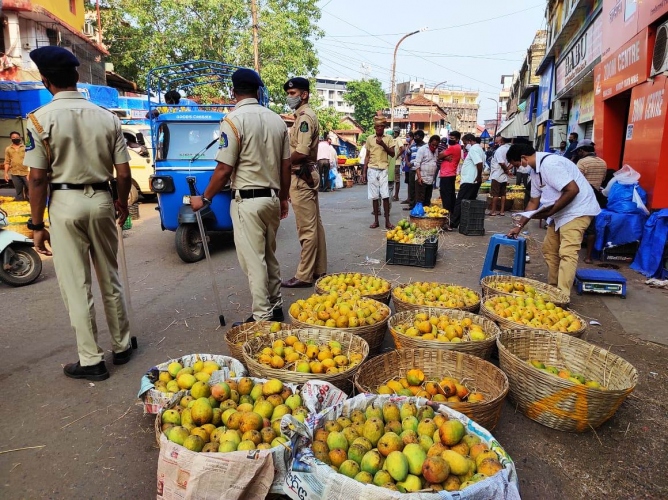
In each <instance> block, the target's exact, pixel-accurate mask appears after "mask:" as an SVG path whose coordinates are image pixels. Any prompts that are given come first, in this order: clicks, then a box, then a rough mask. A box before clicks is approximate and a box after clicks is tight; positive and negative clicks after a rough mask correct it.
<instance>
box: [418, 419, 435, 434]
mask: <svg viewBox="0 0 668 500" xmlns="http://www.w3.org/2000/svg"><path fill="white" fill-rule="evenodd" d="M437 429H438V427H437V426H436V422H434V421H433V420H432V419H431V418H425V419H424V420H422V421H421V422H420V423H419V424H418V426H417V429H416V430H417V433H418V435H425V436H429V437H431V436H433V435H434V432H436V430H437Z"/></svg>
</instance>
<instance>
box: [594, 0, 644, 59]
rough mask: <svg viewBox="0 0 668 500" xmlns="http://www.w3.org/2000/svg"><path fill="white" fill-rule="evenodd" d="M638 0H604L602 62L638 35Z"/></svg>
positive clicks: (602, 13)
mask: <svg viewBox="0 0 668 500" xmlns="http://www.w3.org/2000/svg"><path fill="white" fill-rule="evenodd" d="M637 1H638V0H603V11H602V12H601V18H602V19H603V38H602V45H601V60H602V61H605V60H607V59H608V58H609V57H611V56H612V55H613V53H615V52H616V51H617V49H619V48H620V47H621V46H622V45H624V44H625V43H626V42H628V41H629V40H630V39H631V38H633V37H634V36H635V35H636V34H637V33H638V4H637Z"/></svg>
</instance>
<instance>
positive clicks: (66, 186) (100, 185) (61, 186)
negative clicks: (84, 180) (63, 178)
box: [51, 182, 109, 191]
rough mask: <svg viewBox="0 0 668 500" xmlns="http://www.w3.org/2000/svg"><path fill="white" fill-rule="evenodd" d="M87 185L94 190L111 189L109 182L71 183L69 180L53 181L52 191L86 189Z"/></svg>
mask: <svg viewBox="0 0 668 500" xmlns="http://www.w3.org/2000/svg"><path fill="white" fill-rule="evenodd" d="M86 186H90V187H92V188H93V191H109V183H108V182H96V183H94V184H70V183H67V182H53V183H51V190H52V191H67V190H79V191H83V190H84V189H86Z"/></svg>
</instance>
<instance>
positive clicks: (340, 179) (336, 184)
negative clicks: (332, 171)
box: [334, 172, 343, 189]
mask: <svg viewBox="0 0 668 500" xmlns="http://www.w3.org/2000/svg"><path fill="white" fill-rule="evenodd" d="M334 187H335V188H336V189H343V177H342V176H341V173H340V172H337V173H336V180H335V181H334Z"/></svg>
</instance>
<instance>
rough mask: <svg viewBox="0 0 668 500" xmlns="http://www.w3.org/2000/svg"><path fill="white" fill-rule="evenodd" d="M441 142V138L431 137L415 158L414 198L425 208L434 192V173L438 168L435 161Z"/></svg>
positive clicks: (437, 136) (429, 203)
mask: <svg viewBox="0 0 668 500" xmlns="http://www.w3.org/2000/svg"><path fill="white" fill-rule="evenodd" d="M440 142H441V136H439V135H432V136H431V137H430V138H429V142H428V143H427V144H425V145H424V146H422V147H421V148H420V149H418V152H417V156H416V157H415V165H416V169H415V174H416V185H415V196H416V199H417V201H418V202H419V203H422V205H424V206H425V207H428V206H430V205H431V195H432V194H433V192H434V179H436V172H437V171H438V166H437V165H436V160H437V158H438V152H437V149H438V144H439V143H440Z"/></svg>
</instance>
